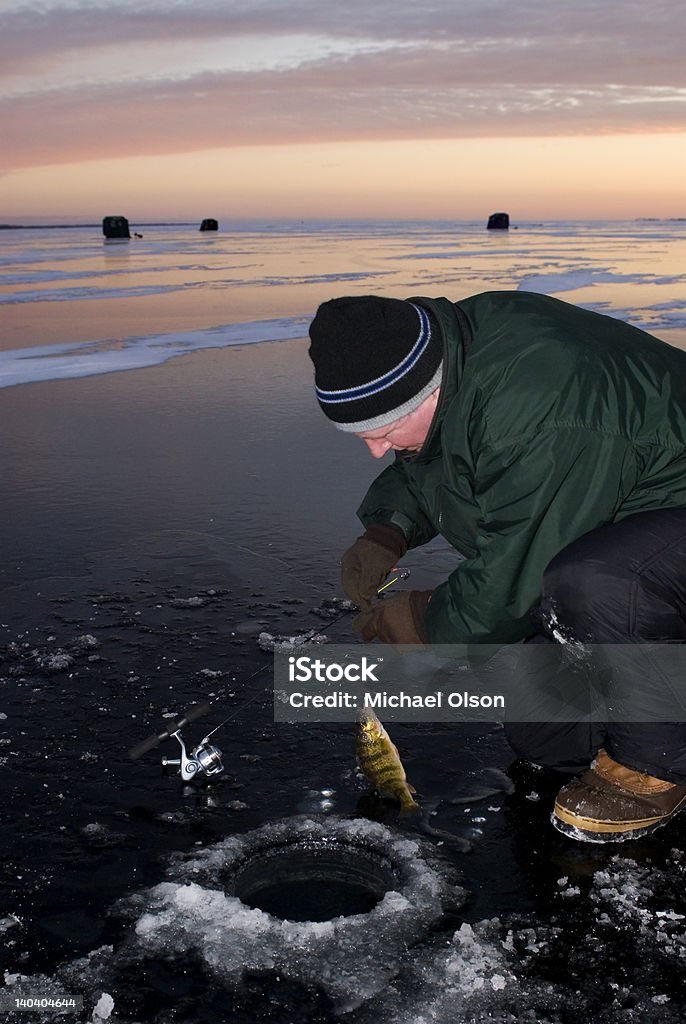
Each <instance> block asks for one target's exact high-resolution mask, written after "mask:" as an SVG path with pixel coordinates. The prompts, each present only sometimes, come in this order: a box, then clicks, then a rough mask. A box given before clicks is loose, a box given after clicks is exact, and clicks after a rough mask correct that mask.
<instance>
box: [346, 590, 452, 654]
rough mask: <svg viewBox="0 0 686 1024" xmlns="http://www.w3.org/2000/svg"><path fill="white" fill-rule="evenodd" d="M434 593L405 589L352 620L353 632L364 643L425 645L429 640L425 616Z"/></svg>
mask: <svg viewBox="0 0 686 1024" xmlns="http://www.w3.org/2000/svg"><path fill="white" fill-rule="evenodd" d="M432 594H433V590H405V591H403V593H402V594H394V595H393V597H386V598H384V600H383V601H377V602H376V603H375V604H373V605H372V606H371V608H367V609H366V611H363V612H362V613H361V614H360V615H357V616H356V617H355V618H354V619H353V622H352V628H353V632H354V633H358V634H359V635H360V636H361V637H362V639H363V640H364V641H365V643H369V641H370V640H378V641H379V642H380V643H382V644H407V645H416V644H426V643H428V642H429V640H428V637H427V634H426V627H425V625H424V616H425V615H426V609H427V608H428V607H429V601H430V600H431V595H432Z"/></svg>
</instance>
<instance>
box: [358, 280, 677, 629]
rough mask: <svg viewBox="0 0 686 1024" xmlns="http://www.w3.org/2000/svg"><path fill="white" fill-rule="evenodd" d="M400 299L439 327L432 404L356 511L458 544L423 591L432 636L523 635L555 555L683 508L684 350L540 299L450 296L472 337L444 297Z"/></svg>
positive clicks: (366, 518) (421, 538)
mask: <svg viewBox="0 0 686 1024" xmlns="http://www.w3.org/2000/svg"><path fill="white" fill-rule="evenodd" d="M412 301H413V302H416V303H418V304H420V305H422V306H424V307H425V308H426V309H428V310H430V311H431V312H432V313H433V315H434V317H435V319H436V321H437V322H438V323H439V325H440V330H441V334H442V336H443V344H444V362H443V378H442V384H441V395H440V401H439V404H438V408H437V410H436V414H435V416H434V420H433V423H432V424H431V428H430V431H429V434H428V436H427V439H426V442H425V444H424V446H423V448H422V450H421V451H420V452H418V453H417V454H416V455H415V456H414V457H412V458H409V459H405V458H402V457H397V458H396V460H395V462H394V463H393V465H391V466H389V467H388V468H387V469H386V470H384V472H383V473H381V475H380V476H379V477H377V479H376V480H375V481H374V483H373V484H372V485H371V487H370V489H369V491H368V492H367V495H366V497H365V499H364V501H363V503H362V505H361V506H360V508H359V510H358V515H359V517H360V519H361V520H362V522H363V523H364V524H365V525H368V524H369V523H372V522H384V523H392V524H393V525H395V526H398V527H399V528H400V529H401V530H402V531H403V533H404V534H405V537H406V539H407V541H408V544H409V546H410V547H417V546H418V545H420V544H424V543H426V542H427V541H428V540H430V539H431V538H432V537H434V536H435V535H436V534H437V533H440V534H442V535H443V536H444V537H445V538H446V540H447V541H448V542H449V543H450V544H451V545H452V546H453V547H455V548H456V549H457V550H458V551H459V552H460V553H461V554H462V555H463V556H464V560H463V561H461V562H460V563H459V565H458V567H457V569H456V570H455V571H454V572H453V573H452V575H451V576H450V577H449V578H448V580H447V581H446V582H445V583H443V584H441V586H439V587H438V588H437V589H436V590H435V591H434V594H433V596H432V599H431V602H430V604H429V609H428V612H427V618H426V628H427V631H428V635H429V639H430V640H431V642H433V643H489V644H493V643H495V644H500V643H508V642H511V641H516V640H520V639H522V638H523V637H525V636H527V635H529V634H531V633H533V632H534V631H535V629H534V627H533V624H532V619H531V610H532V608H533V607H534V606H535V605H536V604H537V603H538V601H539V600H540V596H541V580H542V575H543V571H544V569H545V568H546V566H547V565H548V563H549V562H550V560H551V559H552V558H553V556H554V555H555V554H557V552H558V551H560V550H561V549H562V548H563V547H565V546H566V545H567V544H569V543H570V542H571V541H573V540H575V539H576V538H577V537H580V536H581V535H582V534H584V533H587V532H588V531H589V530H592V529H594V528H595V527H598V526H603V525H605V524H606V523H611V522H614V521H618V520H620V519H623V518H624V517H625V516H629V515H632V514H633V513H635V512H642V511H645V510H648V509H656V508H667V507H678V506H682V507H686V353H684V352H681V351H679V350H678V349H675V348H674V347H672V346H670V345H668V344H666V343H665V342H662V341H659V340H658V339H657V338H654V337H652V336H651V335H649V334H646V333H645V332H643V331H640V330H638V329H637V328H635V327H631V326H629V325H628V324H626V323H624V322H622V321H620V320H616V319H613V318H612V317H607V316H601V315H600V314H598V313H592V312H589V311H588V310H584V309H580V308H579V307H577V306H573V305H570V304H569V303H566V302H560V301H559V300H557V299H552V298H549V297H547V296H544V295H536V294H532V293H528V292H484V293H482V294H480V295H474V296H471V297H470V298H467V299H464V300H461V301H460V303H459V310H462V312H463V313H464V314H465V315H466V318H467V321H468V324H464V318H463V324H464V326H465V332H464V333H465V334H467V331H466V327H467V326H469V328H471V334H472V338H471V341H469V338H468V337H467V338H465V337H463V331H462V330H461V328H460V322H459V319H458V313H456V308H455V305H453V303H452V302H450V301H449V300H448V299H444V298H439V299H427V298H421V297H420V298H413V299H412ZM465 341H467V342H468V344H467V346H466V345H465ZM466 348H468V351H465V349H466Z"/></svg>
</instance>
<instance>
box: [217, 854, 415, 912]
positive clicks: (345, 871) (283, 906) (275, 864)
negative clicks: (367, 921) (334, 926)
mask: <svg viewBox="0 0 686 1024" xmlns="http://www.w3.org/2000/svg"><path fill="white" fill-rule="evenodd" d="M399 879H400V871H399V869H398V868H397V867H395V866H394V864H393V862H392V861H391V859H390V858H389V857H386V856H383V855H382V854H380V853H379V852H378V851H376V850H373V849H369V848H368V847H365V846H362V845H359V844H356V843H354V842H344V841H342V840H333V841H332V840H331V839H328V840H327V839H325V838H323V839H321V840H313V839H310V840H304V841H303V840H295V841H286V842H278V843H275V844H273V845H267V846H265V847H264V848H262V849H258V850H256V851H253V852H252V854H251V855H250V856H249V857H247V858H246V859H245V861H244V862H243V863H242V864H240V865H239V867H238V869H237V870H235V871H234V873H233V876H232V877H230V878H229V879H228V883H227V884H226V892H227V893H228V894H229V895H231V896H236V897H238V899H240V900H241V902H242V903H244V904H246V906H248V907H251V908H253V909H257V910H262V911H264V912H265V913H267V914H271V915H272V916H273V917H277V918H279V919H280V920H282V921H332V920H333V919H334V918H337V917H350V916H352V915H354V914H368V913H369V912H370V911H371V910H373V909H374V907H375V906H376V905H377V904H378V903H379V902H380V901H381V900H382V899H383V897H384V896H385V895H386V893H387V892H391V891H392V890H395V889H397V887H398V882H399Z"/></svg>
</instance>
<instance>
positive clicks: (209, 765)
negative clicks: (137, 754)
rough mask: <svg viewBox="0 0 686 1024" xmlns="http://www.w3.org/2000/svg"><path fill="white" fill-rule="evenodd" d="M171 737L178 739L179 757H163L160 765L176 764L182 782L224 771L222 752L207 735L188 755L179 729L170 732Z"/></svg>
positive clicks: (164, 766)
mask: <svg viewBox="0 0 686 1024" xmlns="http://www.w3.org/2000/svg"><path fill="white" fill-rule="evenodd" d="M171 737H173V738H174V739H176V740H178V741H179V746H180V747H181V757H163V758H162V767H163V768H166V767H172V766H173V767H177V766H178V768H179V773H180V775H181V778H182V779H183V781H184V782H190V781H191V779H195V778H197V776H198V775H219V773H220V772H223V771H224V765H223V763H222V752H221V750H220V749H219V747H217V746H215V745H214V743H210V742H209V736H205V737H204V739H202V740H201V741H200V743H198V745H197V747H196V748H195V750H192V751H191V752H190V755H189V754H188V753H187V751H186V744H185V743H184V742H183V738H182V736H181V730H180V729H177V730H176V732H173V733H170V738H171Z"/></svg>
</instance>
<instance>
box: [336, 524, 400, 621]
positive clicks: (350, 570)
mask: <svg viewBox="0 0 686 1024" xmlns="http://www.w3.org/2000/svg"><path fill="white" fill-rule="evenodd" d="M406 551H407V541H406V540H405V538H404V536H403V535H402V533H401V532H400V530H398V529H397V527H395V526H387V525H386V524H384V523H372V524H371V526H368V527H367V529H366V530H365V532H364V533H363V534H362V536H361V537H358V538H357V540H356V541H355V543H354V544H352V545H351V546H350V547H349V548H348V550H347V551H345V552H344V554H343V557H342V558H341V586H342V587H343V591H344V593H345V594H347V595H348V597H349V598H350V600H351V601H354V602H355V604H356V605H358V606H359V607H360V608H368V607H369V605H370V603H371V599H372V597H374V595H375V594H376V592H377V590H378V589H379V587H380V586H381V584H382V583H383V582H384V580H385V579H386V576H387V575H388V573H389V571H390V570H391V569H392V568H393V567H394V566H395V564H396V562H397V561H398V559H399V558H402V556H403V555H404V554H405V552H406Z"/></svg>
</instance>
